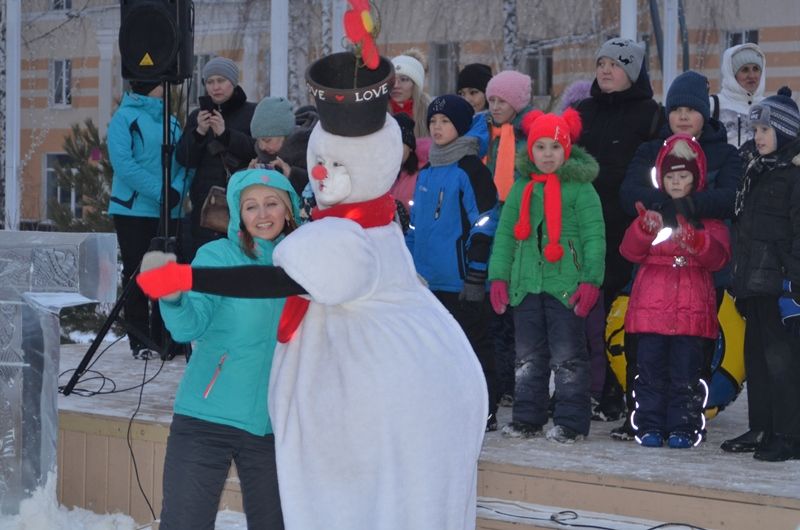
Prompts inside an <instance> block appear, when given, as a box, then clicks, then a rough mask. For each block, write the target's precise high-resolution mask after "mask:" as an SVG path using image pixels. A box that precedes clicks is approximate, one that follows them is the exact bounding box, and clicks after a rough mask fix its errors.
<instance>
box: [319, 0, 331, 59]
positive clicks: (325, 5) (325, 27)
mask: <svg viewBox="0 0 800 530" xmlns="http://www.w3.org/2000/svg"><path fill="white" fill-rule="evenodd" d="M332 2H333V0H322V20H320V24H321V25H322V50H321V51H322V54H321V55H320V57H325V56H326V55H330V53H331V50H332V49H333V20H331V18H332V17H333V3H332Z"/></svg>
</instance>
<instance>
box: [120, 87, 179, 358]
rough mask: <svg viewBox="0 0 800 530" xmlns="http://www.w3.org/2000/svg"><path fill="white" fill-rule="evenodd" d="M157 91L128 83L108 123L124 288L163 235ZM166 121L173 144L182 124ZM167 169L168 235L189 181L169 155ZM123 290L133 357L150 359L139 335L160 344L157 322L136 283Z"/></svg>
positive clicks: (151, 354) (160, 120)
mask: <svg viewBox="0 0 800 530" xmlns="http://www.w3.org/2000/svg"><path fill="white" fill-rule="evenodd" d="M162 95H163V87H162V86H161V84H160V83H158V82H156V81H154V82H142V81H139V82H137V81H131V91H130V92H126V93H125V94H123V96H122V102H121V103H120V105H119V108H118V109H117V110H116V112H114V116H112V118H111V122H110V123H109V124H108V156H109V159H110V161H111V167H112V168H113V170H114V176H113V179H112V181H111V197H110V201H109V205H108V214H109V215H110V216H111V217H112V219H113V221H114V229H115V231H116V232H117V240H118V241H119V248H120V254H121V257H122V283H123V286H126V285H128V283H129V282H130V281H131V279H132V278H133V277H134V276H135V275H136V271H137V269H138V268H139V263H141V261H142V257H143V256H144V254H145V252H147V250H148V249H149V247H150V242H151V241H152V239H153V238H154V237H156V236H159V235H163V233H164V232H163V230H160V229H159V228H160V226H159V221H160V213H161V203H162V188H163V181H164V179H163V176H162V172H161V147H162V143H163V141H164V139H163V116H164V104H163V102H162V100H161V96H162ZM170 123H171V125H170V137H169V138H168V141H169V143H170V144H172V145H175V143H177V141H178V138H179V137H180V135H181V128H180V125H179V124H178V120H177V119H175V117H174V116H170ZM170 170H171V171H170V173H171V179H172V180H171V185H170V189H169V194H168V195H169V206H170V208H171V212H170V223H169V234H170V235H174V234H175V228H176V226H177V222H176V221H175V220H176V219H178V218H179V217H180V215H181V212H180V203H181V198H182V197H183V196H184V195H186V192H187V190H188V183H187V171H186V168H184V167H183V166H181V165H180V164H178V162H177V161H176V160H175V158H174V157H173V158H172V166H171V168H170ZM128 293H129V294H128V297H127V298H126V299H125V305H124V310H125V311H124V316H125V320H126V322H127V323H128V324H129V325H130V326H131V327H133V328H134V330H135V331H134V332H133V333H129V336H128V338H129V342H130V347H131V352H132V353H133V357H134V358H144V359H151V358H154V357H155V356H156V355H157V354H156V352H155V351H154V350H151V349H149V348H147V347H146V345H145V343H144V342H143V341H142V340H141V339H140V337H139V335H142V336H144V337H147V338H149V339H151V340H152V341H153V342H155V343H157V344H160V343H161V342H162V338H161V332H160V329H161V326H160V325H155V326H152V328H151V326H150V321H151V309H150V304H149V302H148V300H147V298H146V297H145V296H144V294H143V293H142V291H141V289H139V286H138V285H136V284H135V283H134V284H133V285H131V289H130V290H129V291H128ZM152 312H153V313H154V315H152V319H153V320H154V321H155V322H157V323H158V324H160V322H161V319H160V317H159V316H158V310H157V308H156V306H155V305H154V306H153V310H152ZM151 329H152V332H151ZM137 332H138V333H137ZM151 333H152V334H151Z"/></svg>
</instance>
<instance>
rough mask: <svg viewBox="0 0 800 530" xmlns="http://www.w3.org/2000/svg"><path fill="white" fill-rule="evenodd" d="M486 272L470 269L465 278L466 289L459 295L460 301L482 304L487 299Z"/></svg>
mask: <svg viewBox="0 0 800 530" xmlns="http://www.w3.org/2000/svg"><path fill="white" fill-rule="evenodd" d="M486 276H487V272H486V271H479V270H476V269H468V270H467V277H466V278H464V287H463V288H462V289H461V293H460V294H459V295H458V299H459V300H466V301H467V302H482V301H483V299H484V298H486Z"/></svg>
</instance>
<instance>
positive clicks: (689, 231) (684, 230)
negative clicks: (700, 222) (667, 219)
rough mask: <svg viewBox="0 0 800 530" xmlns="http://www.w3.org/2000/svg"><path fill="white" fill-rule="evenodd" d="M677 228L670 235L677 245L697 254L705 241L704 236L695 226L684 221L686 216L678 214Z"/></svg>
mask: <svg viewBox="0 0 800 530" xmlns="http://www.w3.org/2000/svg"><path fill="white" fill-rule="evenodd" d="M677 219H678V228H677V229H676V230H675V233H674V234H673V235H672V237H673V238H674V239H675V241H676V242H677V243H678V245H679V246H680V247H681V248H682V249H684V250H685V251H686V252H688V253H689V254H697V253H698V252H700V250H701V249H702V248H703V244H704V243H705V242H706V236H705V234H704V233H703V232H699V231H698V230H697V229H696V228H695V227H693V226H692V225H690V224H689V223H687V222H686V218H685V217H684V216H682V215H678V217H677Z"/></svg>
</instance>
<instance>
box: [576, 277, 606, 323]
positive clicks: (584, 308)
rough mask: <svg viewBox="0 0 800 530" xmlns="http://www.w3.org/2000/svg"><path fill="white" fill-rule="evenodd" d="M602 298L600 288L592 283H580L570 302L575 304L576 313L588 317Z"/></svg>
mask: <svg viewBox="0 0 800 530" xmlns="http://www.w3.org/2000/svg"><path fill="white" fill-rule="evenodd" d="M598 298H600V288H599V287H597V286H596V285H592V284H591V283H579V284H578V289H577V290H576V291H575V294H573V295H572V296H571V297H570V299H569V303H570V304H573V305H574V311H575V314H576V315H578V316H579V317H581V318H586V316H587V315H588V314H589V311H591V310H592V308H593V307H594V305H595V304H596V303H597V299H598Z"/></svg>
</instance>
